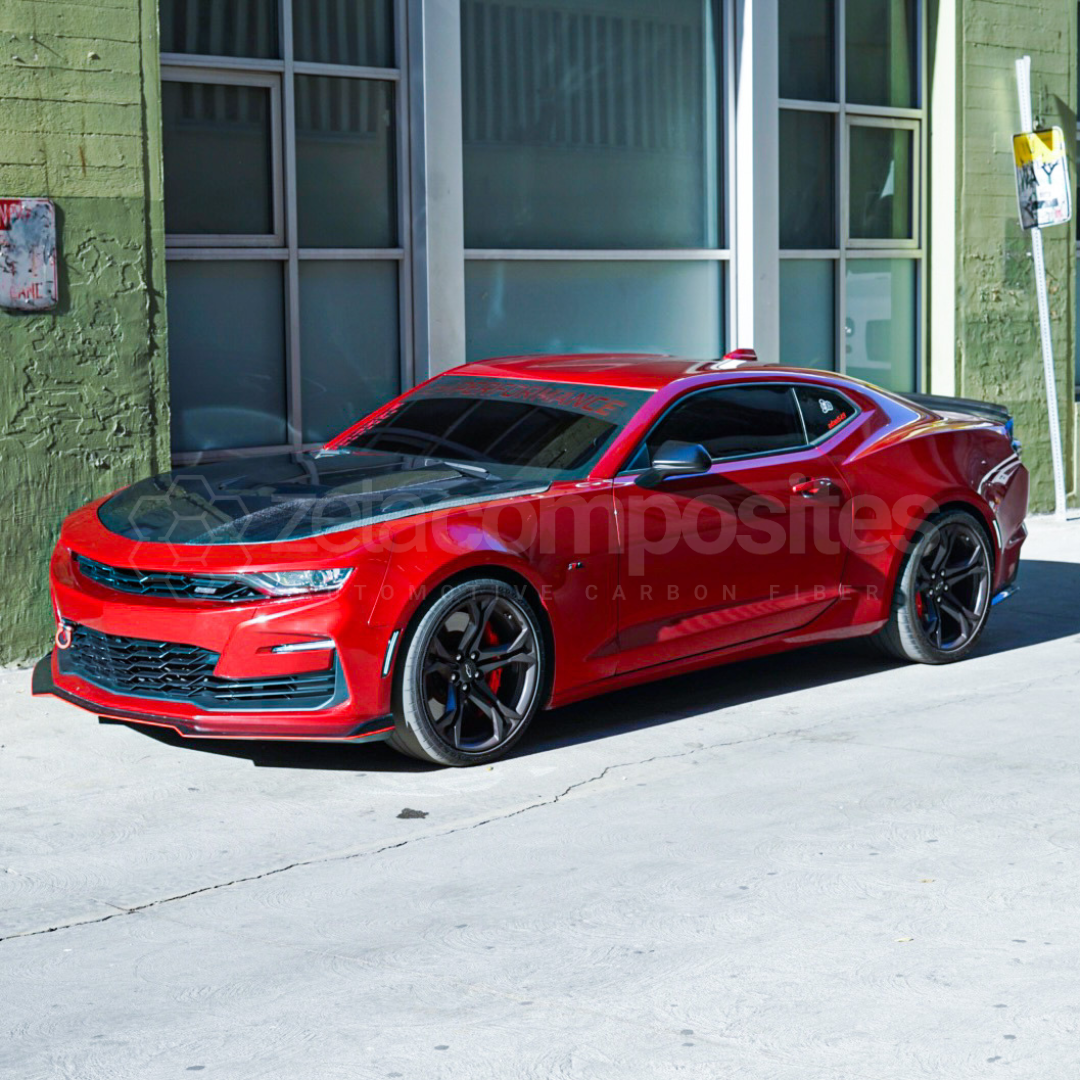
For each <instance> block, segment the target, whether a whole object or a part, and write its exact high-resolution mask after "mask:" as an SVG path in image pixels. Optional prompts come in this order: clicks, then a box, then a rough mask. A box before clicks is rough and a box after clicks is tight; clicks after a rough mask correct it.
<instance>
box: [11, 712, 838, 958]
mask: <svg viewBox="0 0 1080 1080" xmlns="http://www.w3.org/2000/svg"><path fill="white" fill-rule="evenodd" d="M824 726H826V725H825V724H816V725H814V726H813V727H809V728H791V729H789V730H786V731H771V732H768V733H766V734H764V735H755V736H753V737H750V738H745V739H732V740H729V741H727V742H719V743H708V744H706V745H703V746H695V747H693V748H692V749H689V750H685V751H682V752H680V753H674V754H656V755H654V756H653V757H648V758H643V759H641V760H640V761H627V762H621V763H618V764H613V765H605V766H604V768H603V769H601V770H600V772H598V773H597V774H596V775H595V776H589V777H586V778H585V779H584V780H578V781H576V782H575V783H573V784H571V785H570V786H569V787H567V788H565V789H564V790H563V791H561V792H559V793H558V794H556V795H553V796H552V797H550V798H547V799H540V800H538V801H537V802H533V803H529V804H528V805H526V806H519V807H518V808H517V809H516V810H511V811H509V812H508V813H505V814H496V815H494V816H492V817H488V818H483V819H482V820H480V821H473V822H470V823H469V824H467V825H457V826H455V827H453V828H450V829H445V830H443V831H441V832H430V833H423V834H421V835H419V836H410V837H406V838H405V839H404V840H398V841H396V842H394V843H392V844H383V845H382V846H381V847H376V848H371V849H364V850H361V851H350V852H346V853H345V854H337V855H320V856H319V857H318V858H314V859H298V860H296V861H295V862H291V863H287V864H286V865H284V866H275V867H271V868H270V869H269V870H263V871H261V872H260V873H258V874H247V875H245V876H243V877H238V878H233V879H232V880H231V881H222V882H216V883H215V884H213V885H204V886H202V887H201V888H198V889H191V890H189V891H188V892H183V893H176V894H175V895H173V896H163V897H159V898H158V899H157V900H148V901H147V902H146V903H144V904H134V905H132V906H131V907H120V906H119V905H116V904H111V903H110V904H109V907H115V908H117V910H116V911H115V912H112V913H111V914H109V915H100V916H96V917H94V918H88V919H71V920H68V921H66V922H61V923H57V924H56V925H55V926H46V927H41V928H39V929H37V930H20V931H18V932H16V933H14V934H7V935H5V936H4V937H0V945H2V944H3V943H4V942H6V941H17V940H18V939H20V938H29V937H41V936H42V935H44V934H55V933H57V932H58V931H60V930H71V929H74V928H76V927H80V926H97V925H99V924H101V923H107V922H112V921H113V920H114V919H120V918H124V917H125V916H127V915H136V914H138V913H139V912H141V911H149V910H151V909H153V908H157V907H161V906H162V905H164V904H174V903H176V902H177V901H179V900H188V899H190V898H191V897H193V896H202V895H204V894H206V893H212V892H217V891H219V890H220V889H228V888H231V887H232V886H234V885H246V884H248V883H250V882H253V881H262V880H263V879H264V878H269V877H275V876H277V875H278V874H284V873H287V872H288V871H290V870H299V869H303V868H304V867H306V866H324V865H329V864H330V863H335V862H348V861H349V860H351V859H359V858H367V857H370V856H373V855H381V854H383V853H384V852H387V851H396V850H397V849H398V848H403V847H407V846H409V845H410V844H416V843H421V842H423V841H427V840H438V839H441V838H442V837H444V836H454V835H456V834H457V833H463V832H471V831H473V830H474V829H480V828H483V827H484V826H485V825H492V824H495V823H497V822H502V821H509V820H510V819H511V818H515V817H519V816H520V815H521V814H527V813H529V812H530V811H532V810H539V809H542V808H543V807H546V806H555V805H556V804H557V803H560V802H562V800H563V799H565V798H566V797H567V796H568V795H570V794H571V793H572V792H575V791H579V790H580V789H581V788H584V787H588V786H590V785H592V784H597V783H599V782H600V781H601V780H603V779H604V778H605V777H606V776H607V775H608V773H610V772H612V771H614V770H616V769H633V768H638V767H640V766H642V765H651V764H652V763H653V762H657V761H675V760H678V759H680V758H686V757H693V756H694V755H696V754H701V753H705V752H706V751H710V750H723V749H725V748H727V747H731V746H743V745H747V744H750V743H758V742H764V741H766V740H768V739H775V738H780V737H783V736H789V737H791V738H799V737H803V736H805V735H807V734H808V733H810V732H812V731H816V730H817V729H818V728H820V727H824ZM101 902H102V903H108V901H101Z"/></svg>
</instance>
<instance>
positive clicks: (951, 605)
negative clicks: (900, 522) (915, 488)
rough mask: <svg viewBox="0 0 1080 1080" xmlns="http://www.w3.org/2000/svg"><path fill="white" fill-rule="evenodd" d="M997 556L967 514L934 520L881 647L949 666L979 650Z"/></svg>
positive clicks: (907, 569) (916, 546) (896, 599)
mask: <svg viewBox="0 0 1080 1080" xmlns="http://www.w3.org/2000/svg"><path fill="white" fill-rule="evenodd" d="M992 588H993V554H992V552H991V549H990V541H989V539H988V538H987V536H986V533H985V531H984V530H983V528H982V526H981V525H980V524H979V523H978V522H976V521H975V519H974V518H973V517H972V516H971V515H970V514H968V513H965V512H964V511H963V510H950V511H946V512H945V513H943V514H939V515H937V516H935V517H932V518H930V519H929V520H928V521H927V523H926V524H925V525H924V526H923V528H922V529H921V531H920V533H919V535H918V536H917V537H916V538H915V540H914V541H913V543H912V546H911V549H910V551H909V552H908V555H907V557H906V559H905V561H904V565H903V567H902V569H901V571H900V577H899V580H898V581H897V583H896V592H895V595H894V596H893V603H892V610H891V613H890V617H889V621H888V623H886V625H885V627H884V629H882V630H881V632H880V633H879V634H878V635H877V637H876V639H875V640H876V642H877V644H878V645H879V647H880V648H881V649H882V651H884V652H885V653H887V654H888V655H890V656H895V657H897V658H898V659H901V660H915V661H918V662H920V663H923V664H949V663H953V662H954V661H956V660H962V659H963V658H964V657H965V656H967V655H968V653H970V652H971V650H972V649H973V648H974V647H975V644H976V642H977V641H978V640H979V637H980V636H981V634H982V632H983V627H984V626H985V625H986V619H987V616H988V615H989V613H990V600H991V591H992Z"/></svg>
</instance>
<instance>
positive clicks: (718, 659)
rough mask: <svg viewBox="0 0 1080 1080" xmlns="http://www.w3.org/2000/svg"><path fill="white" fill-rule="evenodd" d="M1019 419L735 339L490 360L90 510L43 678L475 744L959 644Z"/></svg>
mask: <svg viewBox="0 0 1080 1080" xmlns="http://www.w3.org/2000/svg"><path fill="white" fill-rule="evenodd" d="M1012 436H1013V433H1012V421H1011V419H1010V418H1009V416H1008V413H1007V411H1006V410H1004V409H1002V408H1001V407H999V406H994V405H986V404H984V403H979V402H968V401H964V400H962V399H931V398H920V397H917V396H899V395H896V394H893V393H889V392H886V391H884V390H881V389H878V388H876V387H874V386H871V385H868V384H866V383H863V382H859V381H857V380H855V379H851V378H846V377H844V376H841V375H836V374H831V373H827V372H820V371H809V370H800V369H796V368H785V367H778V366H775V365H768V364H762V363H758V362H756V361H755V359H754V358H753V356H752V354H747V353H745V352H741V353H738V354H732V355H731V356H729V357H727V358H725V359H724V360H722V361H717V362H690V361H685V360H678V359H673V358H670V357H656V356H624V355H593V356H565V357H540V356H534V357H517V358H510V359H502V360H491V361H484V362H479V363H474V364H470V365H468V366H467V367H462V368H458V369H456V370H453V371H450V372H447V373H446V374H443V375H439V376H436V377H435V378H433V379H431V380H429V381H428V382H426V383H423V384H422V385H420V386H418V387H416V388H414V389H412V390H411V391H408V392H407V393H405V394H403V395H401V396H400V397H398V398H396V399H395V400H394V401H392V402H390V403H388V404H387V405H385V406H383V407H382V408H380V409H378V410H377V411H375V412H374V413H372V414H371V415H370V416H368V417H366V418H364V419H362V420H360V421H359V422H358V423H356V424H355V425H354V426H353V427H351V428H349V429H348V430H346V431H345V432H343V433H342V434H341V435H339V436H337V437H336V438H335V439H333V440H332V441H331V442H329V443H328V444H327V445H326V446H324V447H323V448H322V449H321V450H319V451H317V452H313V453H297V454H286V455H279V456H275V457H266V458H259V459H254V458H247V459H244V458H232V459H230V460H227V461H220V462H217V463H214V464H203V465H198V466H189V467H184V468H177V469H175V470H174V471H172V472H169V473H166V474H163V475H159V476H154V477H151V478H150V479H146V480H142V481H140V482H138V483H135V484H133V485H131V486H130V487H127V488H124V489H122V490H121V491H119V492H115V493H113V494H112V495H109V496H107V497H105V498H102V499H98V500H97V501H96V502H92V503H90V504H89V505H87V506H85V507H83V508H82V509H80V510H77V511H76V512H75V513H73V514H72V515H71V516H70V517H68V518H67V520H66V521H65V522H64V524H63V527H62V530H61V533H60V537H59V541H58V543H57V546H56V549H55V552H54V554H53V557H52V562H51V596H52V603H53V607H54V611H55V617H56V627H57V629H56V641H55V647H54V648H53V650H52V651H51V653H50V654H49V655H48V656H47V657H45V658H44V659H43V660H42V661H41V662H40V663H39V665H38V667H37V669H36V671H35V677H34V689H35V692H37V693H51V694H54V695H56V696H58V697H60V698H63V699H64V700H66V701H69V702H72V703H74V704H76V705H80V706H82V707H83V708H86V709H89V710H90V711H91V712H93V713H96V714H98V715H99V716H102V717H108V718H113V719H119V720H123V721H128V722H133V723H137V724H149V725H159V726H163V727H166V728H171V729H174V730H175V731H177V732H179V733H180V734H181V735H183V736H186V737H191V738H226V739H236V738H248V739H300V740H333V741H351V742H363V741H370V740H389V742H390V743H391V744H392V745H393V746H394V747H395V748H397V749H398V750H400V751H402V752H404V753H406V754H410V755H413V756H414V757H417V758H421V759H423V760H426V761H429V762H435V763H440V764H444V765H472V764H479V763H485V762H489V761H492V760H494V759H496V758H498V757H499V756H501V755H503V754H505V753H507V751H508V750H510V748H511V747H513V746H514V745H515V744H516V743H517V742H518V741H519V740H520V739H521V737H522V735H523V734H524V732H525V730H526V728H527V727H528V725H529V723H530V721H532V720H533V718H534V717H535V716H536V714H537V713H538V712H539V711H540V710H542V709H544V708H550V707H553V706H562V705H566V704H567V703H569V702H573V701H578V700H580V699H583V698H587V697H589V696H592V695H595V694H601V693H605V692H607V691H609V690H613V689H616V688H619V687H626V686H630V685H633V684H636V683H641V682H645V681H648V680H652V679H659V678H664V677H666V676H670V675H674V674H677V673H680V672H686V671H690V670H695V669H698V668H704V667H708V666H711V665H716V664H721V663H724V662H727V661H731V660H736V659H740V658H745V657H750V656H759V655H764V654H767V653H774V652H778V651H781V650H785V649H791V648H796V647H798V646H800V645H807V644H811V643H817V642H826V641H834V640H838V639H848V638H855V637H860V636H866V637H872V638H873V640H874V641H875V642H876V643H877V644H878V645H879V646H880V647H881V649H882V650H884V652H885V653H887V654H889V655H891V656H893V657H896V658H901V659H905V660H913V661H921V662H924V663H930V664H943V663H947V662H950V661H955V660H960V659H962V658H963V657H964V656H966V655H967V654H968V653H970V652H971V650H972V649H973V648H974V647H975V645H976V643H977V641H978V640H979V637H980V635H981V633H982V632H983V629H984V627H985V626H986V621H987V618H988V616H989V614H990V611H991V607H992V605H993V604H994V603H995V602H996V601H997V600H999V599H1002V598H1003V597H1005V596H1006V595H1008V593H1009V592H1010V591H1011V589H1012V587H1013V583H1014V579H1015V578H1016V573H1017V566H1018V561H1019V556H1020V548H1021V545H1022V543H1023V540H1024V537H1025V535H1026V530H1025V527H1024V516H1025V513H1026V510H1027V498H1028V481H1027V471H1026V470H1025V468H1024V466H1023V465H1022V464H1021V462H1020V458H1019V446H1018V444H1017V443H1016V442H1015V441H1014V440H1013V437H1012ZM726 677H727V678H738V675H737V672H734V671H733V672H732V673H731V674H729V675H727V676H726Z"/></svg>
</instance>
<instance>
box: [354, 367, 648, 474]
mask: <svg viewBox="0 0 1080 1080" xmlns="http://www.w3.org/2000/svg"><path fill="white" fill-rule="evenodd" d="M648 396H649V395H648V393H647V392H645V391H641V390H621V389H615V388H611V387H592V386H582V385H577V384H574V383H555V382H540V381H535V380H532V379H501V378H495V377H491V376H467V375H445V376H443V377H442V378H440V379H435V380H433V381H432V382H430V383H428V384H427V385H425V386H421V387H419V388H418V389H417V390H415V391H414V392H413V393H412V394H410V395H409V396H408V397H407V398H405V399H404V400H403V401H402V402H401V403H400V405H399V406H398V407H397V408H395V409H394V410H393V411H392V412H390V413H388V414H386V415H384V416H381V417H378V418H377V419H374V420H372V421H371V423H370V424H368V425H365V426H363V427H361V429H360V430H359V431H357V432H355V433H354V434H353V435H352V436H351V437H350V438H349V439H348V440H347V441H346V442H345V443H344V444H342V447H343V448H348V449H351V450H379V451H384V452H388V453H396V454H414V455H417V456H423V457H433V458H440V459H443V460H446V461H462V462H474V463H479V464H482V465H484V466H489V467H490V468H492V469H494V470H497V471H499V472H502V473H506V472H507V471H512V472H514V473H522V472H532V471H533V470H537V471H538V472H539V474H542V475H546V476H548V477H550V476H551V475H552V474H553V473H554V474H556V475H581V474H582V473H583V472H584V471H585V470H587V469H588V468H589V467H590V466H591V465H592V464H593V463H594V462H595V461H596V460H597V458H598V457H599V456H600V454H601V452H602V451H603V449H604V447H605V446H607V445H608V444H609V443H610V441H611V439H612V438H613V436H614V435H615V433H616V432H617V431H618V430H619V429H620V428H622V427H623V426H624V425H625V424H626V422H627V421H628V420H629V419H630V417H631V416H633V415H634V413H636V412H637V411H638V409H639V408H641V405H642V404H643V403H644V401H645V400H646V399H647V398H648Z"/></svg>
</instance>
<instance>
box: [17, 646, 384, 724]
mask: <svg viewBox="0 0 1080 1080" xmlns="http://www.w3.org/2000/svg"><path fill="white" fill-rule="evenodd" d="M31 693H32V694H35V695H43V694H51V695H52V696H53V697H57V698H60V699H61V700H62V701H67V702H69V703H70V704H72V705H78V706H79V708H80V709H86V710H87V711H88V712H92V713H96V714H97V715H98V716H100V717H102V718H103V719H106V720H122V721H124V723H128V724H145V725H147V726H148V727H159V728H169V729H170V730H171V731H175V732H176V733H177V734H178V735H180V736H182V737H183V738H185V739H236V740H256V741H258V742H271V741H272V742H319V743H331V742H332V743H349V742H358V741H360V740H369V741H371V742H380V741H382V740H384V739H388V738H389V737H390V735H391V733H392V732H393V730H394V717H393V716H392V715H390V716H379V717H376V718H375V719H374V720H365V721H364V722H363V723H362V724H358V725H357V726H356V727H355V728H354V729H353V730H352V731H350V732H349V733H348V734H346V735H342V734H340V733H338V732H326V733H320V732H318V731H314V732H311V733H305V734H304V735H282V734H280V733H279V732H274V731H259V730H257V729H256V730H253V731H244V732H243V733H237V732H233V731H207V730H206V728H205V726H201V727H199V728H198V729H196V727H195V725H194V723H190V722H188V721H186V720H177V719H175V718H174V717H171V716H158V715H156V714H154V713H147V712H142V711H141V710H134V709H115V708H103V707H102V706H101V705H99V704H98V703H97V702H94V701H90V700H89V699H87V698H83V697H79V695H78V694H73V693H71V692H70V691H69V690H64V689H62V688H61V687H59V686H57V685H56V681H55V680H54V679H53V674H52V652H48V653H46V654H45V655H44V656H43V657H42V658H41V659H40V660H39V661H38V662H37V664H36V665H35V666H34V675H33V680H32V683H31Z"/></svg>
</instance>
